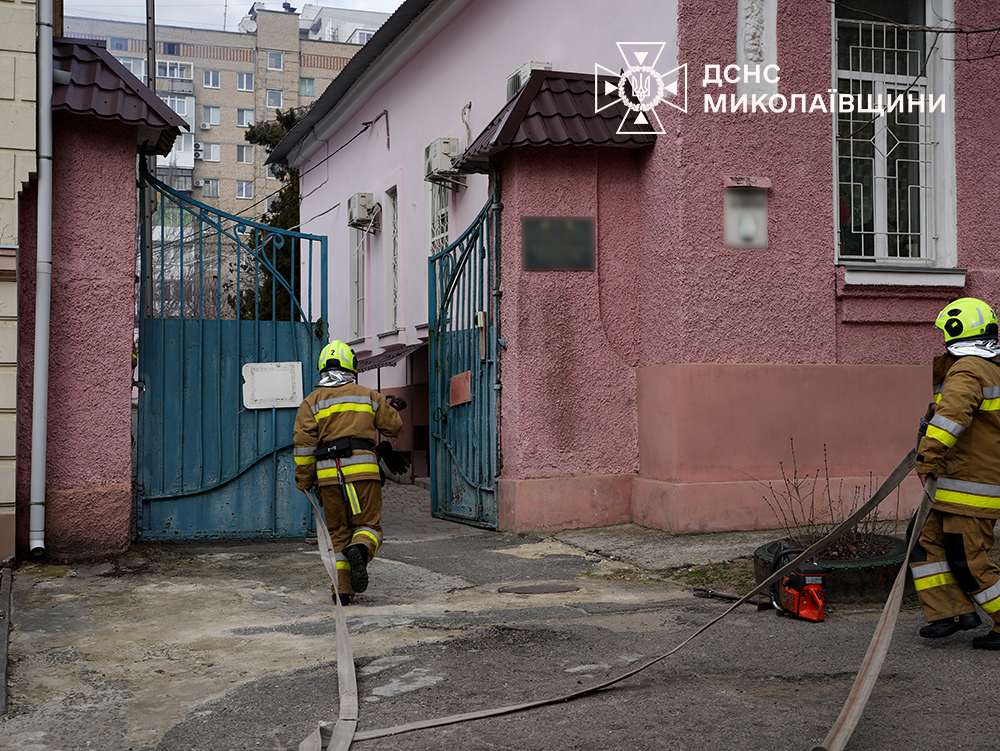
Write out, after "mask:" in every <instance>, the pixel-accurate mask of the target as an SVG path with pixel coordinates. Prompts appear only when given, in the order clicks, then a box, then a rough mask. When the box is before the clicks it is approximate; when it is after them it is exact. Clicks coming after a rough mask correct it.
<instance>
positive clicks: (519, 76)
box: [507, 60, 552, 101]
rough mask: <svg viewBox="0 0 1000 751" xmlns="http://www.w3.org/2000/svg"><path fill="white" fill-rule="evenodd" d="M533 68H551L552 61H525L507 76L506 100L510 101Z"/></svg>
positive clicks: (525, 81)
mask: <svg viewBox="0 0 1000 751" xmlns="http://www.w3.org/2000/svg"><path fill="white" fill-rule="evenodd" d="M533 70H552V63H540V62H538V61H537V60H532V61H531V62H528V63H525V64H524V65H522V66H521V67H520V68H518V69H517V70H515V71H514V72H513V73H511V74H510V75H509V76H507V100H508V101H510V100H511V99H513V98H514V95H515V94H517V92H519V91H520V90H521V87H522V86H524V84H525V83H527V81H528V76H530V75H531V71H533Z"/></svg>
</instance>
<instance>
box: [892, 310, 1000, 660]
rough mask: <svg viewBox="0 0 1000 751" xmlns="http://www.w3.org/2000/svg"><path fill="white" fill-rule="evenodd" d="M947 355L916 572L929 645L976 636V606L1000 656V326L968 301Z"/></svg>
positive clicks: (949, 321)
mask: <svg viewBox="0 0 1000 751" xmlns="http://www.w3.org/2000/svg"><path fill="white" fill-rule="evenodd" d="M935 325H936V326H937V327H938V328H940V329H942V330H943V331H944V338H945V347H946V349H947V352H946V353H945V354H944V355H941V356H940V357H937V358H935V360H934V384H935V385H934V399H935V401H936V403H937V404H936V406H932V409H933V417H932V418H931V420H930V423H929V424H928V426H927V431H926V433H925V435H924V436H923V438H921V440H920V444H919V446H918V447H917V464H916V470H917V474H918V475H919V476H920V481H921V482H922V483H923V482H925V481H926V479H927V477H928V475H929V476H932V477H936V478H937V491H936V492H935V494H934V504H933V506H932V507H931V512H930V516H929V517H928V519H927V523H926V524H925V525H924V528H923V531H922V532H921V534H920V540H919V546H918V547H916V548H915V549H914V551H913V556H914V557H913V560H912V562H911V563H910V571H911V573H912V575H913V582H914V584H915V586H916V589H917V595H918V597H919V598H920V605H921V607H922V608H923V611H924V617H925V618H927V620H928V624H927V625H926V626H924V627H923V628H921V629H920V635H921V636H923V637H926V638H928V639H938V638H941V637H945V636H951V635H952V634H954V633H956V632H957V631H966V630H969V629H973V628H976V627H977V626H979V625H980V623H981V620H980V618H979V614H978V613H977V612H976V605H978V606H979V607H980V608H982V609H983V611H984V612H985V613H987V614H988V615H989V616H990V617H992V619H993V621H994V627H993V630H992V631H990V632H989V633H988V634H985V635H982V636H976V637H974V638H973V640H972V644H973V646H974V647H977V648H979V649H994V650H1000V569H998V568H997V566H996V565H994V564H993V563H991V562H990V560H989V559H988V558H987V554H988V553H989V551H990V549H991V548H992V547H993V531H994V526H995V525H996V520H997V518H1000V346H998V345H997V317H996V314H995V313H994V312H993V310H992V309H991V308H990V306H989V305H987V304H986V303H984V302H983V301H982V300H977V299H975V298H971V297H963V298H962V299H960V300H956V301H954V302H952V303H950V304H949V305H948V306H947V307H946V308H945V309H944V310H942V311H941V313H940V315H939V316H938V318H937V321H936V323H935Z"/></svg>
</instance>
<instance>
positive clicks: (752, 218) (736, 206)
mask: <svg viewBox="0 0 1000 751" xmlns="http://www.w3.org/2000/svg"><path fill="white" fill-rule="evenodd" d="M770 188H771V181H770V180H769V179H768V178H766V177H726V178H724V195H723V209H724V212H723V216H724V227H725V242H726V247H727V248H766V247H767V193H768V190H770Z"/></svg>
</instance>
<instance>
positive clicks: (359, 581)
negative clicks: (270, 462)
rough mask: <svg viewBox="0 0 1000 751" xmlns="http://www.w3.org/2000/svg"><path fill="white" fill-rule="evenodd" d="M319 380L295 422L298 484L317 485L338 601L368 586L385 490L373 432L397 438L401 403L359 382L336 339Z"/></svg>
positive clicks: (351, 358)
mask: <svg viewBox="0 0 1000 751" xmlns="http://www.w3.org/2000/svg"><path fill="white" fill-rule="evenodd" d="M318 366H319V370H320V379H319V382H318V383H317V384H316V390H315V391H313V392H312V393H311V394H309V396H307V397H306V398H305V399H304V400H303V401H302V404H301V406H299V411H298V414H297V415H296V417H295V485H296V487H297V488H298V489H299V490H302V491H307V490H309V488H311V487H312V486H313V485H318V486H319V487H318V493H317V495H318V496H319V501H320V505H321V506H322V508H323V515H324V516H325V517H326V526H327V529H329V531H330V538H331V540H332V542H333V550H334V553H335V554H336V559H337V574H338V587H339V589H340V601H341V603H342V604H343V605H346V604H347V603H348V602H350V601H351V599H352V598H353V596H354V595H355V594H358V593H361V592H364V591H365V589H367V587H368V562H369V561H371V559H372V558H374V557H375V554H376V553H377V552H378V549H379V547H380V546H381V545H382V524H381V518H382V484H381V481H380V478H381V475H380V472H379V466H378V457H377V456H376V454H375V452H374V448H375V441H376V435H377V433H376V431H378V432H381V433H383V434H384V435H386V436H389V437H393V436H397V435H399V432H400V430H401V429H402V427H403V421H402V418H400V416H399V412H398V411H397V408H398V409H403V408H404V407H405V406H406V404H405V402H404V401H403V400H402V399H399V398H398V397H392V396H390V397H385V396H383V395H382V394H380V393H378V392H377V391H373V390H372V389H369V388H366V387H364V386H360V385H359V384H358V383H357V371H358V363H357V357H356V356H355V355H354V351H353V350H352V349H351V348H350V347H348V346H347V345H346V344H344V343H343V342H341V341H339V340H335V341H332V342H330V343H329V344H328V345H326V347H324V348H323V351H322V352H321V353H320V356H319V363H318ZM331 589H332V587H331Z"/></svg>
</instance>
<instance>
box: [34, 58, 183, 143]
mask: <svg viewBox="0 0 1000 751" xmlns="http://www.w3.org/2000/svg"><path fill="white" fill-rule="evenodd" d="M52 64H53V67H54V69H55V70H57V71H65V72H68V73H69V83H68V84H65V83H55V84H54V85H53V87H52V109H54V110H63V111H67V112H73V113H76V114H78V115H92V116H94V117H98V118H101V119H102V120H117V121H118V122H122V123H127V124H129V125H135V126H137V127H138V128H139V135H138V146H139V147H140V149H139V150H140V152H141V153H143V154H159V155H161V156H165V155H166V154H168V153H169V152H170V149H171V148H173V143H174V139H175V138H177V136H178V135H179V134H180V129H181V128H184V129H185V130H187V127H188V126H187V123H186V122H185V121H184V119H183V118H182V117H180V115H178V114H177V113H176V112H174V111H173V110H172V109H170V107H168V106H167V105H166V103H165V102H163V101H162V100H161V99H160V98H159V97H158V96H156V94H154V93H153V92H152V91H151V90H150V89H149V87H148V86H146V85H145V84H144V83H143V82H142V81H140V80H139V79H138V78H136V77H135V76H134V75H132V74H131V73H130V72H129V71H128V70H127V69H126V68H125V66H123V65H122V64H121V63H120V62H118V61H117V60H116V59H115V57H114V55H112V54H111V53H110V52H108V50H107V49H106V48H105V47H104V43H103V42H94V41H92V40H87V39H65V38H58V39H55V40H53V44H52Z"/></svg>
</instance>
